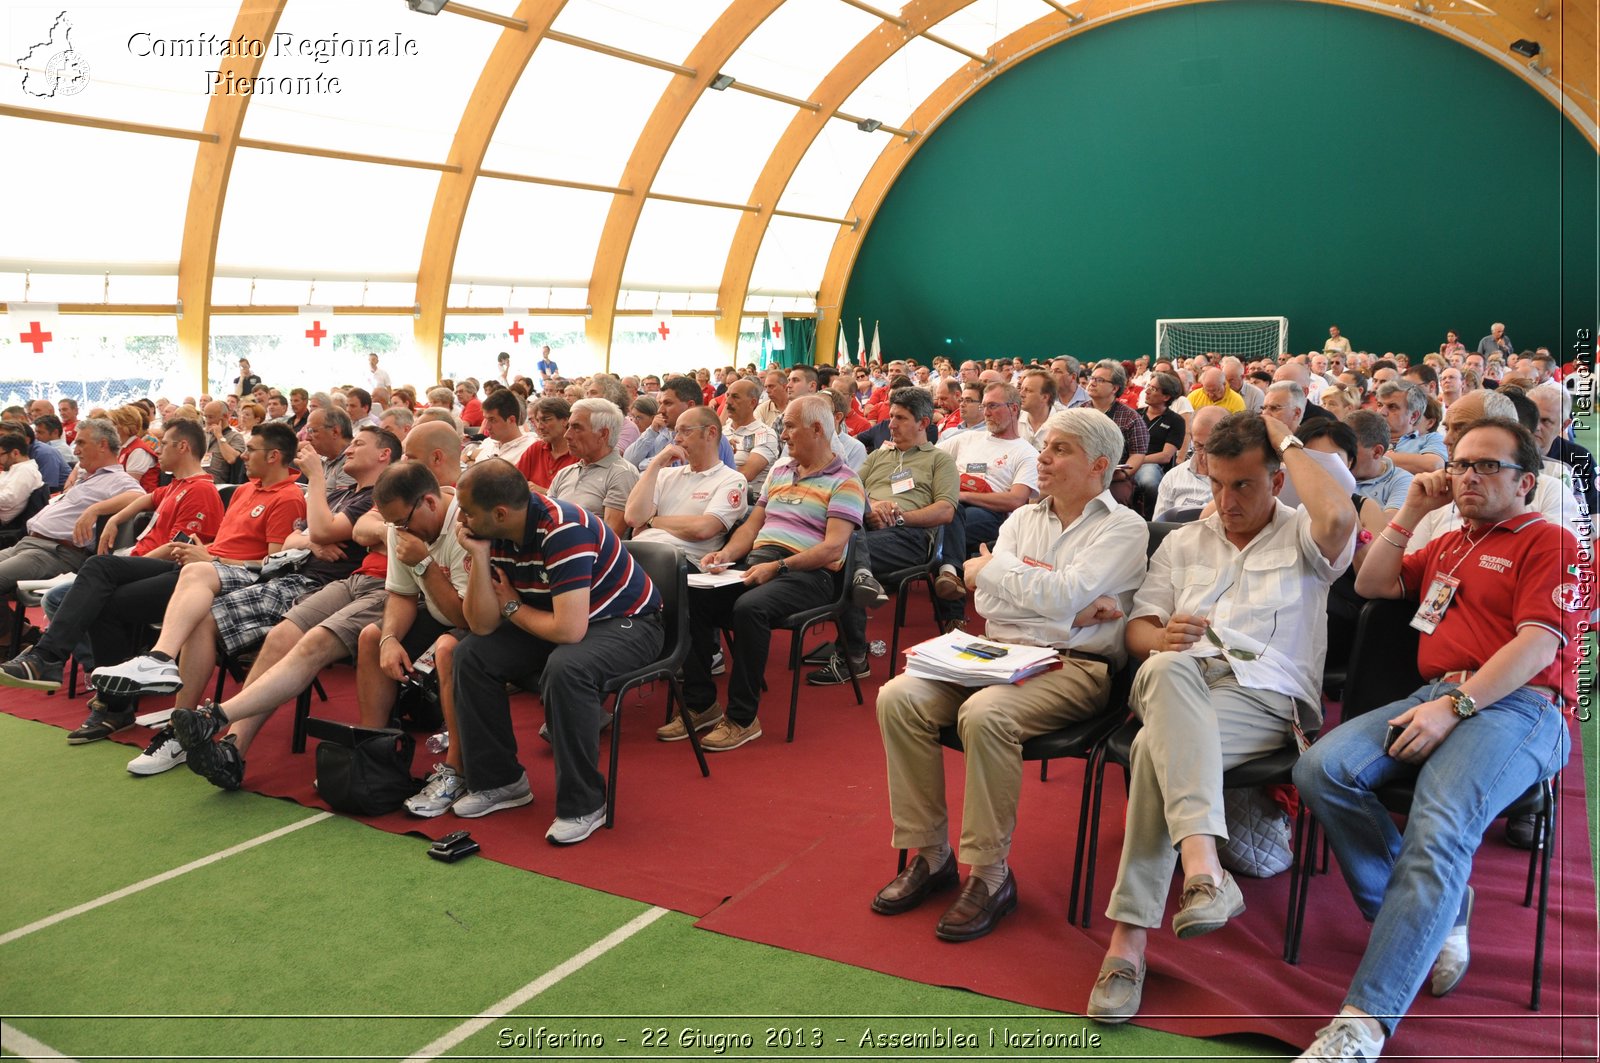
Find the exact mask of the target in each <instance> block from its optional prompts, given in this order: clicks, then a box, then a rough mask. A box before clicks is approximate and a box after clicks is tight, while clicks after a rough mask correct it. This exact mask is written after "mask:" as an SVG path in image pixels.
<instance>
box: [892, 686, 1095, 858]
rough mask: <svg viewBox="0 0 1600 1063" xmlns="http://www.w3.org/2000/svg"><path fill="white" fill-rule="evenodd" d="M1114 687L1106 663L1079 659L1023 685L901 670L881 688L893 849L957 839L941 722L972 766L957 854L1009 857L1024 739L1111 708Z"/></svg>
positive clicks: (1015, 818)
mask: <svg viewBox="0 0 1600 1063" xmlns="http://www.w3.org/2000/svg"><path fill="white" fill-rule="evenodd" d="M1110 686H1111V677H1110V673H1109V670H1108V669H1107V668H1106V666H1105V665H1104V664H1101V663H1100V662H1099V661H1086V660H1078V659H1076V658H1071V657H1068V658H1064V659H1063V660H1062V662H1061V667H1060V668H1059V669H1057V670H1055V671H1051V672H1046V673H1044V674H1043V675H1037V676H1034V677H1033V678H1032V679H1029V680H1027V681H1026V682H1024V683H1023V684H1022V685H1021V686H1011V685H1005V686H990V687H978V688H976V689H974V688H973V687H967V686H962V685H961V684H959V683H947V682H942V681H937V680H931V679H919V678H916V677H915V676H910V675H905V674H901V675H898V676H895V678H894V679H892V680H891V681H889V682H888V683H886V684H885V685H884V686H883V688H882V689H881V690H880V691H879V692H878V728H879V730H881V731H882V732H883V748H884V752H885V754H886V755H887V757H888V761H889V814H890V816H891V817H892V818H893V820H894V837H893V845H894V847H895V848H897V849H918V848H922V847H924V846H930V845H939V844H941V843H943V842H945V841H947V840H948V839H949V837H950V815H949V812H948V811H947V809H946V806H945V794H944V748H943V747H942V746H940V745H939V728H941V727H948V726H950V725H952V724H954V725H955V727H956V729H957V731H958V732H959V733H960V735H961V743H962V745H963V746H964V747H965V748H966V755H965V760H966V768H967V780H966V800H965V802H964V805H963V807H962V810H961V845H960V849H959V852H958V859H960V861H961V862H962V863H964V864H973V865H976V866H979V867H982V866H986V865H989V864H997V863H999V862H1001V861H1002V860H1004V859H1005V858H1006V856H1007V854H1008V853H1010V851H1011V832H1012V830H1013V829H1014V828H1015V827H1016V824H1017V799H1018V797H1019V796H1020V795H1021V792H1022V743H1023V742H1024V741H1026V740H1027V739H1029V738H1032V737H1034V736H1035V735H1041V734H1046V733H1048V732H1050V731H1055V730H1059V729H1060V728H1062V727H1065V726H1066V725H1067V724H1069V723H1071V722H1073V721H1074V720H1082V719H1086V718H1088V717H1090V716H1093V715H1095V714H1096V713H1099V712H1102V711H1104V710H1105V707H1106V699H1107V695H1108V694H1109V693H1110Z"/></svg>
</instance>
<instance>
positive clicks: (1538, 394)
mask: <svg viewBox="0 0 1600 1063" xmlns="http://www.w3.org/2000/svg"><path fill="white" fill-rule="evenodd" d="M1528 398H1530V399H1532V400H1533V401H1534V403H1535V404H1536V405H1537V406H1538V407H1539V427H1538V428H1537V429H1536V430H1535V431H1534V433H1533V437H1534V441H1535V442H1537V443H1538V444H1539V452H1540V453H1541V454H1543V455H1544V456H1545V458H1547V459H1550V460H1554V461H1558V462H1560V463H1561V464H1563V465H1565V466H1566V467H1567V468H1568V469H1569V470H1570V472H1571V476H1572V482H1573V484H1574V486H1576V487H1577V488H1578V493H1579V494H1581V495H1582V496H1583V501H1584V504H1585V507H1586V510H1587V512H1588V513H1589V515H1590V516H1591V517H1593V516H1594V515H1595V504H1596V497H1595V467H1594V455H1593V454H1591V453H1590V452H1589V449H1588V448H1587V447H1585V446H1583V445H1582V444H1581V443H1576V442H1574V441H1573V440H1572V439H1570V438H1569V437H1568V432H1569V431H1571V429H1572V392H1570V391H1568V390H1567V389H1566V388H1564V387H1562V386H1561V385H1560V384H1557V383H1555V382H1553V381H1545V382H1544V383H1543V384H1540V385H1538V386H1537V387H1535V388H1534V389H1533V390H1532V391H1530V392H1528Z"/></svg>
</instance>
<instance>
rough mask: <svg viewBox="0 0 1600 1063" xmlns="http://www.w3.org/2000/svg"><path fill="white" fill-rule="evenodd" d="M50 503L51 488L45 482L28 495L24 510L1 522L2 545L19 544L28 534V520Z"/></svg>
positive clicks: (0, 542) (23, 506) (0, 537)
mask: <svg viewBox="0 0 1600 1063" xmlns="http://www.w3.org/2000/svg"><path fill="white" fill-rule="evenodd" d="M19 475H20V474H19ZM49 504H50V488H49V487H47V486H45V485H44V484H40V485H39V486H38V487H35V488H34V489H33V493H32V494H30V495H28V500H27V501H26V502H24V503H23V504H22V512H20V513H18V514H17V515H16V516H15V517H13V518H11V519H10V520H8V521H6V522H5V523H4V524H0V547H6V546H15V545H17V543H18V542H20V541H21V540H22V537H23V536H24V535H26V534H28V522H29V521H30V520H32V519H33V518H34V517H35V516H37V515H38V513H39V511H40V510H41V509H43V508H44V507H45V506H48V505H49Z"/></svg>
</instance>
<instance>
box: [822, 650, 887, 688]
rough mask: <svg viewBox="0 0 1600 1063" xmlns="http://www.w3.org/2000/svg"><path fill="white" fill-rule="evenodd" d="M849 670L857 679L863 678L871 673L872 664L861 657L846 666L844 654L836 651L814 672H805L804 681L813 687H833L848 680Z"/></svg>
mask: <svg viewBox="0 0 1600 1063" xmlns="http://www.w3.org/2000/svg"><path fill="white" fill-rule="evenodd" d="M851 672H854V673H855V674H856V678H857V679H865V678H867V676H869V675H871V674H872V665H870V664H868V663H867V659H866V658H865V657H863V658H861V660H859V661H851V662H850V664H849V666H848V667H847V666H846V665H845V656H844V654H842V653H836V654H834V655H833V656H832V657H831V658H829V660H828V663H827V664H825V665H823V666H822V667H821V668H818V669H817V670H816V671H815V672H808V673H806V682H807V683H810V684H811V685H812V686H814V687H834V686H838V685H839V684H840V683H848V682H850V673H851Z"/></svg>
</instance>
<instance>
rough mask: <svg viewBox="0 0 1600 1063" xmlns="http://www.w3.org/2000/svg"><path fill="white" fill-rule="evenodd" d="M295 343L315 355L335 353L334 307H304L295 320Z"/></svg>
mask: <svg viewBox="0 0 1600 1063" xmlns="http://www.w3.org/2000/svg"><path fill="white" fill-rule="evenodd" d="M293 342H294V345H295V346H296V347H301V348H303V349H305V350H308V351H311V352H312V353H314V354H331V353H333V307H331V306H302V307H301V308H300V313H299V316H298V317H297V318H296V319H295V335H294V339H293Z"/></svg>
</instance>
